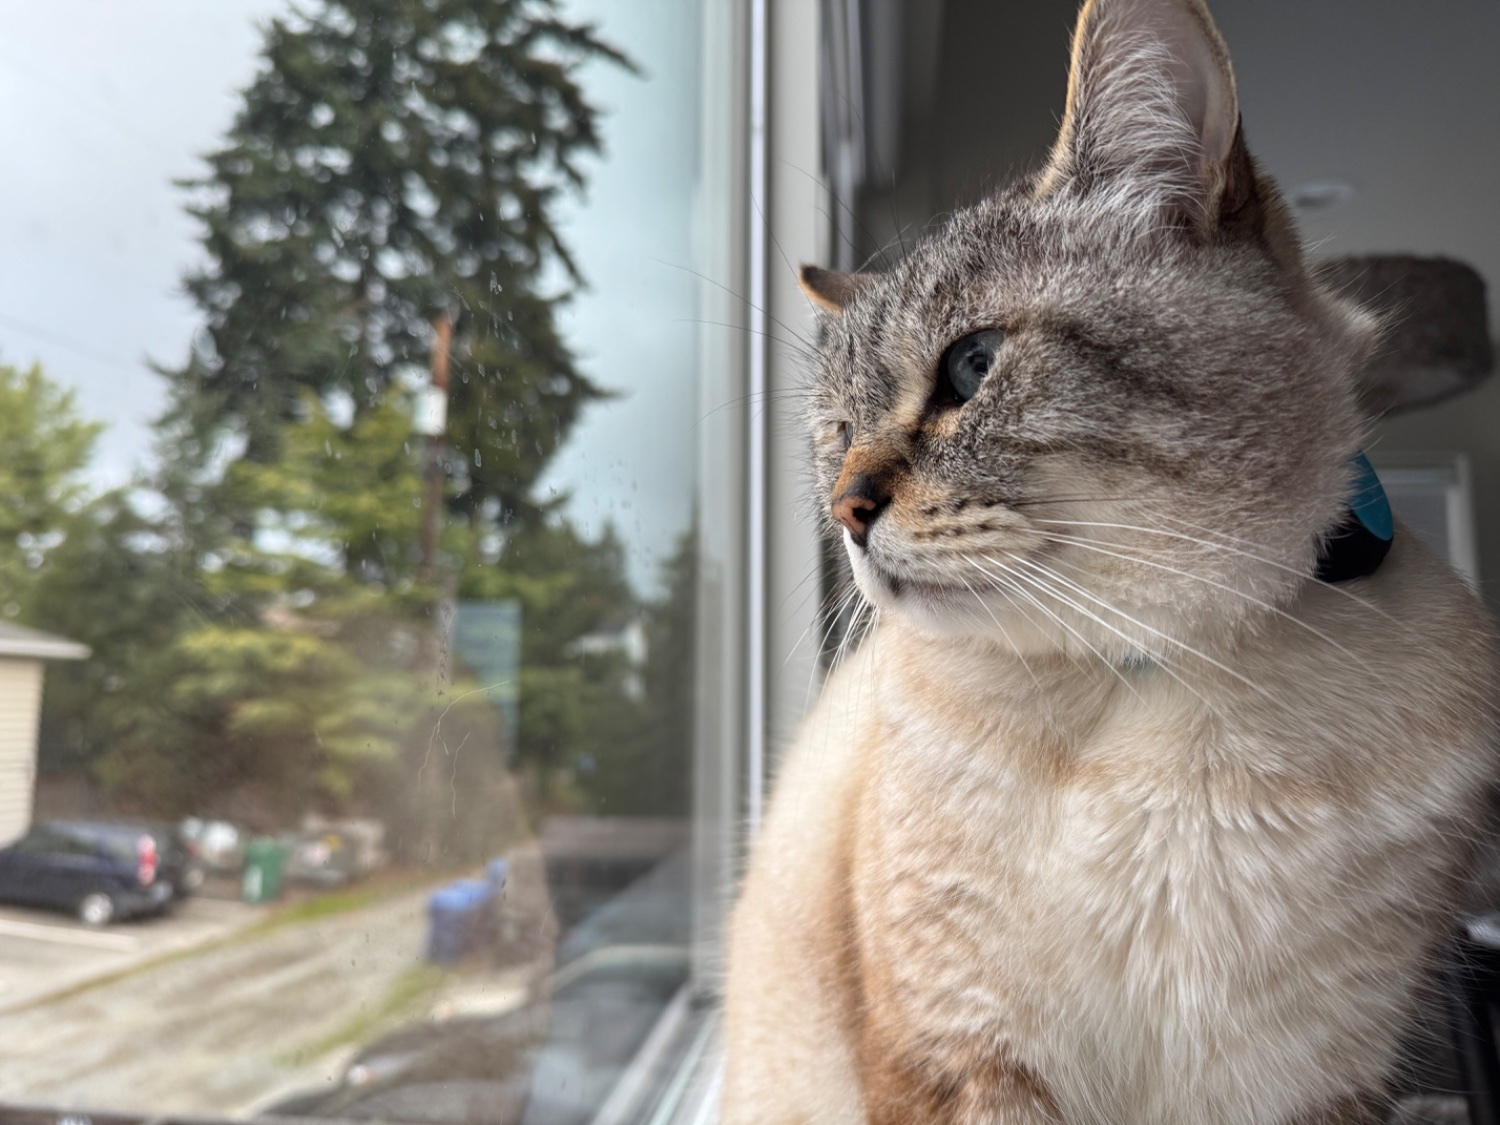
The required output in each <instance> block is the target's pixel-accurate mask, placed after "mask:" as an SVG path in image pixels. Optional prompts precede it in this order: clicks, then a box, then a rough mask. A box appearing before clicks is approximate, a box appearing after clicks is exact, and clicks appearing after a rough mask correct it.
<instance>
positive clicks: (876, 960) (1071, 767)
mask: <svg viewBox="0 0 1500 1125" xmlns="http://www.w3.org/2000/svg"><path fill="white" fill-rule="evenodd" d="M996 65H1002V63H1001V62H1000V61H998V60H997V63H996ZM980 78H981V80H982V76H980ZM981 84H982V83H981ZM803 282H804V288H805V289H806V290H807V292H808V294H809V296H810V297H811V299H812V300H813V301H814V302H815V303H816V304H817V305H818V306H819V307H820V308H821V310H822V312H821V315H820V320H821V330H822V340H821V344H820V349H819V350H820V355H819V361H818V371H817V374H816V382H815V386H814V394H813V403H814V406H813V421H814V426H815V459H816V474H817V487H818V488H819V489H820V490H821V496H822V498H823V502H824V503H825V505H826V510H827V511H828V513H829V515H830V518H831V521H832V522H831V524H830V526H831V527H832V528H833V529H834V530H835V531H836V532H838V533H839V534H841V535H842V538H843V541H844V544H845V546H846V547H847V550H848V555H849V559H850V562H851V563H852V566H853V571H854V576H855V581H856V583H857V585H858V588H859V591H860V593H861V594H862V595H863V596H864V598H865V599H866V600H867V601H868V602H869V603H870V605H872V606H873V607H875V608H876V610H877V611H878V624H877V625H876V627H875V628H874V629H873V631H872V632H871V634H870V635H869V636H868V638H867V639H866V640H865V642H864V643H863V644H862V645H861V647H860V648H859V650H858V651H857V652H856V653H855V654H854V655H853V656H851V657H850V658H848V659H847V660H845V661H844V662H843V663H842V665H841V666H840V667H839V668H838V669H837V670H836V671H835V672H834V674H833V675H832V676H831V677H830V680H829V682H828V684H827V685H826V687H825V690H824V694H823V697H822V700H821V702H820V703H819V704H818V706H817V707H816V708H815V709H814V711H813V713H812V714H811V715H810V716H809V717H808V718H807V720H806V721H805V724H804V727H803V729H802V731H801V734H800V736H799V738H798V741H797V742H796V744H795V745H794V746H793V747H792V748H791V750H790V751H789V753H788V755H787V757H786V758H785V760H784V764H783V766H782V767H781V770H780V772H779V776H778V778H777V783H776V791H775V794H774V799H773V802H772V806H771V809H770V812H769V814H768V816H767V818H766V820H765V823H764V825H763V828H762V831H761V833H760V837H759V840H758V843H757V846H756V849H755V854H754V857H753V860H752V863H751V867H750V870H749V872H748V875H747V878H746V880H745V885H744V890H743V895H742V898H741V900H740V902H739V904H738V906H737V908H736V910H735V913H734V917H733V923H732V928H731V937H730V948H729V977H728V985H727V1000H726V1017H725V1018H726V1037H727V1054H728V1057H727V1070H726V1076H725V1088H724V1099H723V1120H724V1122H725V1123H726V1125H750V1123H754V1125H781V1123H791V1122H803V1123H809V1125H825V1123H826V1125H832V1123H838V1122H873V1123H882V1125H896V1123H907V1122H953V1123H963V1125H970V1123H974V1125H978V1123H981V1122H996V1123H1004V1125H1042V1123H1067V1125H1130V1123H1135V1125H1219V1123H1223V1125H1230V1123H1235V1125H1239V1123H1244V1125H1250V1123H1255V1125H1314V1123H1320V1125H1332V1123H1345V1122H1349V1123H1353V1122H1364V1121H1373V1120H1378V1119H1379V1115H1380V1112H1381V1108H1380V1102H1381V1097H1382V1083H1383V1079H1384V1078H1385V1077H1386V1075H1387V1073H1388V1071H1389V1069H1390V1067H1391V1065H1392V1061H1393V1056H1394V1053H1395V1044H1396V1040H1397V1037H1398V1035H1399V1033H1400V1031H1401V1029H1402V1027H1403V1024H1404V1023H1405V1021H1406V1019H1407V1017H1408V1016H1409V1015H1410V1013H1411V1011H1412V1008H1413V1005H1414V1004H1415V1003H1416V1000H1417V995H1416V994H1417V990H1418V982H1419V981H1420V979H1421V978H1422V977H1423V974H1424V970H1425V968H1426V966H1427V965H1428V964H1429V963H1430V959H1431V957H1432V955H1433V953H1434V951H1435V949H1437V948H1438V946H1439V945H1440V944H1441V943H1442V941H1443V939H1444V937H1445V935H1446V933H1447V930H1448V928H1449V926H1450V925H1451V922H1452V917H1453V913H1454V911H1455V909H1456V908H1457V903H1458V900H1459V895H1460V889H1461V886H1462V884H1463V882H1464V880H1465V878H1466V875H1467V870H1466V869H1467V867H1468V865H1469V864H1470V863H1471V862H1472V859H1471V857H1472V850H1473V842H1474V836H1475V834H1476V831H1477V830H1476V825H1477V824H1478V823H1479V822H1480V820H1481V814H1480V808H1481V805H1482V803H1483V800H1484V795H1485V793H1486V791H1487V789H1488V787H1489V785H1490V783H1491V782H1492V780H1493V778H1494V775H1495V774H1496V755H1495V753H1494V752H1493V750H1492V745H1493V739H1494V734H1495V730H1494V727H1495V716H1494V714H1493V709H1492V698H1493V695H1494V689H1495V686H1496V672H1495V661H1494V656H1493V653H1492V648H1493V644H1492V637H1491V633H1490V628H1489V626H1488V624H1487V623H1486V619H1485V615H1484V613H1483V611H1482V610H1481V609H1480V608H1479V606H1478V605H1477V604H1476V602H1475V601H1474V599H1473V598H1472V597H1471V596H1470V595H1469V594H1468V592H1467V591H1466V590H1465V589H1464V587H1463V586H1462V585H1461V583H1460V582H1459V581H1457V580H1456V579H1455V577H1454V576H1453V575H1452V574H1451V573H1450V572H1449V571H1448V570H1447V569H1446V568H1445V567H1444V566H1443V565H1442V564H1441V563H1440V562H1439V561H1438V560H1436V559H1435V558H1434V557H1432V555H1430V554H1429V553H1428V552H1427V551H1426V550H1424V549H1423V547H1422V546H1421V545H1420V544H1419V543H1418V542H1417V541H1416V540H1415V539H1414V538H1413V537H1412V536H1410V535H1409V534H1407V533H1406V531H1405V530H1404V529H1403V528H1402V527H1400V526H1399V525H1396V526H1394V528H1392V526H1391V523H1390V519H1389V509H1388V508H1386V507H1385V505H1384V497H1383V494H1382V493H1381V492H1380V490H1379V485H1378V482H1376V481H1375V480H1374V477H1373V474H1372V473H1370V472H1369V470H1368V466H1367V463H1366V462H1364V461H1363V458H1362V456H1361V455H1360V454H1359V453H1358V447H1359V444H1360V438H1361V435H1362V427H1363V425H1364V423H1363V421H1362V419H1361V418H1360V416H1359V413H1358V410H1357V407H1356V404H1355V393H1354V380H1355V373H1356V371H1357V369H1358V368H1359V367H1360V365H1361V364H1362V363H1363V362H1364V361H1365V359H1366V357H1367V356H1368V355H1369V354H1370V350H1371V349H1372V348H1373V347H1376V346H1378V332H1379V326H1378V325H1377V324H1376V323H1374V322H1373V320H1372V319H1371V318H1370V317H1369V316H1368V315H1367V314H1365V313H1363V312H1361V311H1360V310H1358V309H1356V308H1354V307H1352V306H1349V305H1347V304H1345V303H1342V302H1341V301H1340V300H1338V299H1336V298H1335V297H1334V296H1333V295H1331V294H1330V293H1328V292H1325V291H1324V290H1323V289H1322V288H1320V286H1319V284H1318V282H1317V280H1316V278H1315V277H1314V276H1313V275H1312V274H1311V273H1310V272H1309V269H1308V267H1307V265H1306V263H1305V262H1304V260H1303V257H1302V252H1301V249H1300V247H1299V244H1298V241H1297V238H1296V235H1295V232H1294V231H1293V229H1292V226H1291V223H1290V220H1289V218H1288V215H1287V212H1286V210H1285V208H1284V207H1283V205H1282V202H1281V200H1280V199H1279V197H1278V195H1277V192H1276V189H1275V187H1274V186H1273V185H1272V184H1271V183H1270V181H1269V180H1268V179H1267V178H1266V177H1265V176H1263V175H1262V174H1261V173H1259V172H1258V171H1257V168H1256V166H1255V164H1254V162H1253V161H1252V160H1251V158H1250V156H1249V154H1248V153H1247V151H1246V149H1245V146H1244V141H1243V138H1242V136H1241V131H1240V125H1239V113H1238V108H1237V104H1236V96H1235V86H1234V79H1233V75H1232V73H1231V70H1230V67H1229V59H1228V55H1227V53H1226V50H1225V47H1224V45H1223V42H1222V41H1221V40H1220V38H1219V35H1218V33H1217V31H1216V29H1215V28H1214V25H1213V22H1212V20H1211V18H1210V17H1209V14H1208V12H1207V10H1206V9H1205V8H1204V7H1203V5H1202V4H1201V3H1200V2H1199V0H1091V2H1090V3H1088V4H1087V5H1085V7H1084V9H1083V12H1082V15H1081V16H1080V19H1079V23H1078V28H1077V31H1076V33H1075V37H1074V45H1073V62H1072V75H1071V85H1070V89H1069V94H1068V105H1067V113H1066V117H1065V120H1064V122H1063V126H1062V132H1061V136H1060V138H1059V139H1058V141H1057V144H1056V147H1055V149H1054V150H1053V152H1052V155H1051V157H1050V160H1049V162H1048V163H1047V164H1046V166H1045V168H1044V169H1043V170H1042V171H1041V172H1040V173H1039V174H1037V175H1035V176H1033V177H1032V178H1030V179H1027V180H1025V181H1023V182H1021V183H1020V184H1018V185H1016V186H1013V187H1011V188H1010V189H1008V190H1006V191H1003V192H1001V193H1000V194H998V195H996V196H995V197H993V198H991V199H989V200H988V201H986V202H983V203H981V204H979V205H978V206H976V207H974V208H972V209H969V210H966V211H961V212H959V213H957V214H955V215H954V216H953V217H952V219H951V221H949V222H948V223H947V225H946V227H945V228H944V229H943V230H942V231H941V232H940V233H937V234H936V235H934V236H933V237H931V238H930V239H929V240H928V241H926V242H925V243H924V244H922V245H920V246H918V247H917V248H915V249H914V250H913V251H912V253H911V254H910V255H909V256H908V257H907V258H906V259H905V260H904V261H902V262H901V263H900V264H899V265H897V266H895V267H894V268H892V269H891V270H890V271H889V272H884V273H878V274H863V273H861V274H853V275H839V274H834V273H830V272H827V271H823V270H818V269H812V268H809V269H806V270H804V273H803Z"/></svg>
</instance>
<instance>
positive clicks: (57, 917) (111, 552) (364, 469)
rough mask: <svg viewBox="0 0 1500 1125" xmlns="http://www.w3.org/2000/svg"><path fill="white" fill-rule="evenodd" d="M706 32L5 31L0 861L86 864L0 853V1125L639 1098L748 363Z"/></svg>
mask: <svg viewBox="0 0 1500 1125" xmlns="http://www.w3.org/2000/svg"><path fill="white" fill-rule="evenodd" d="M713 7H714V5H711V4H704V5H701V6H700V5H699V4H698V3H695V2H693V0H639V2H637V0H632V2H631V3H630V4H628V5H624V4H619V3H617V2H615V0H558V2H556V3H553V2H549V0H420V2H418V3H408V2H402V0H306V2H299V3H292V2H291V0H222V2H216V3H215V4H213V5H202V6H199V5H186V6H185V5H182V4H178V3H167V2H165V0H153V2H148V3H145V4H135V5H128V6H120V5H114V4H111V3H110V2H109V0H58V2H57V3H55V4H48V5H36V6H30V7H24V8H18V7H15V6H10V7H8V8H7V9H6V12H5V15H4V20H5V21H6V34H5V35H3V36H0V138H3V139H4V141H5V144H6V145H7V147H8V148H9V149H10V150H11V151H13V152H22V151H24V152H27V153H29V154H30V155H29V157H28V160H27V163H28V165H29V166H30V167H31V168H32V169H33V173H27V174H18V175H17V176H14V177H12V178H10V180H9V182H8V184H7V186H6V187H5V188H4V189H0V191H3V193H4V198H5V200H6V206H5V207H4V208H0V239H3V240H4V242H5V244H6V246H7V247H8V251H7V264H6V266H5V267H4V268H3V269H0V496H3V499H4V501H5V503H4V504H3V505H0V509H3V510H0V716H3V718H4V721H5V725H4V727H3V729H0V787H3V788H0V845H3V844H7V843H10V842H12V841H14V840H16V839H18V838H22V837H23V836H24V834H25V833H26V831H27V828H28V826H29V825H30V824H33V823H40V822H42V821H45V820H46V819H48V818H54V817H55V818H60V819H66V820H68V821H71V822H77V823H80V824H84V825H92V824H111V825H116V826H123V827H117V828H116V829H115V830H113V834H112V835H111V834H108V833H106V834H104V835H103V836H101V837H100V838H107V839H108V840H109V841H111V848H110V850H111V852H112V853H113V851H115V850H118V848H119V847H123V848H124V849H125V850H124V851H123V852H121V853H120V856H119V857H118V858H120V859H122V860H124V861H126V862H124V863H123V864H122V865H121V864H117V865H115V867H116V868H118V870H111V872H110V874H109V878H110V879H111V880H113V881H112V882H109V883H107V884H106V883H105V882H99V883H98V885H97V886H96V885H94V884H93V883H85V882H78V883H76V884H69V885H68V886H67V887H66V888H65V889H63V890H59V891H55V893H53V894H52V896H51V898H50V899H49V900H48V903H47V905H46V907H45V908H41V907H38V906H36V905H35V902H36V901H37V898H36V896H35V895H32V896H31V897H30V898H28V897H27V895H26V894H25V893H22V892H21V891H20V890H17V889H15V888H11V887H9V886H7V885H5V883H4V872H3V871H0V900H3V901H0V1056H3V1057H4V1058H5V1059H6V1060H7V1062H6V1066H5V1067H4V1068H3V1072H0V1105H3V1104H4V1103H10V1104H12V1105H15V1104H27V1105H39V1106H50V1107H56V1108H58V1109H69V1110H72V1109H99V1110H106V1109H107V1110H114V1111H122V1112H126V1113H131V1114H138V1115H150V1114H156V1113H162V1112H171V1113H192V1114H200V1115H245V1114H278V1113H279V1114H287V1115H297V1116H306V1117H318V1116H327V1117H335V1116H337V1117H346V1118H355V1119H359V1118H380V1119H386V1120H391V1119H395V1120H412V1121H423V1122H458V1121H473V1120H483V1121H489V1122H517V1123H519V1122H523V1121H524V1122H528V1123H544V1122H548V1123H550V1122H558V1123H561V1122H586V1121H591V1120H593V1119H594V1118H595V1116H596V1115H597V1114H598V1113H599V1112H600V1111H601V1109H605V1108H608V1109H609V1112H610V1113H613V1114H614V1115H615V1117H616V1119H621V1120H624V1119H628V1113H629V1098H630V1097H645V1096H646V1095H647V1094H649V1092H650V1091H651V1090H652V1089H654V1088H656V1087H658V1086H660V1085H661V1084H662V1083H663V1081H664V1075H665V1074H666V1073H667V1072H668V1071H669V1070H670V1068H671V1066H672V1065H673V1059H674V1054H673V1050H672V1049H671V1047H670V1039H671V1035H670V1027H669V1026H668V1024H664V1023H663V1017H664V1015H667V1016H670V1015H671V1014H672V1013H674V1012H676V1013H678V1014H680V1013H681V1012H682V1011H684V1010H685V996H686V993H685V992H684V991H683V990H684V987H685V986H686V985H687V984H688V982H689V979H690V975H691V968H690V963H691V959H690V955H689V948H688V947H689V944H690V934H691V931H692V927H693V925H694V902H693V898H692V895H691V893H690V890H689V888H690V886H691V885H692V884H693V881H694V878H695V868H694V864H693V855H692V849H691V845H692V837H693V827H692V826H693V824H694V823H695V821H694V816H695V812H696V814H697V817H698V819H697V824H698V825H699V828H700V830H701V828H702V826H703V824H704V823H706V821H705V820H704V817H703V812H702V810H701V809H699V808H697V807H696V803H695V800H694V791H695V790H694V755H695V731H698V730H701V729H703V720H702V714H703V709H704V707H705V706H707V705H708V703H710V702H711V700H706V699H705V697H704V693H703V692H702V690H700V688H699V686H698V685H699V684H700V683H701V682H704V677H702V676H701V675H700V674H699V673H698V671H697V667H698V654H697V650H696V644H695V637H696V636H698V635H701V634H702V632H703V631H704V620H703V618H702V616H701V611H700V599H699V586H700V566H699V558H700V545H699V525H698V520H697V518H696V516H695V513H696V512H697V511H698V510H699V508H700V502H702V503H709V504H712V505H714V506H716V507H718V508H725V507H728V506H729V505H728V501H729V499H730V498H729V497H728V496H727V494H726V493H725V490H724V487H723V484H722V482H723V480H724V479H725V477H724V465H723V461H722V458H723V456H725V455H727V454H726V453H725V451H723V450H719V451H713V450H710V451H709V453H710V455H718V456H720V463H719V464H718V467H717V468H716V469H715V470H714V472H715V473H717V474H718V475H716V476H713V477H710V476H708V475H706V473H705V471H704V469H703V448H704V446H705V444H706V443H705V441H704V436H703V434H704V431H703V430H702V429H701V428H700V425H699V423H700V421H701V420H702V419H703V418H704V417H705V416H706V415H709V414H711V412H712V410H713V408H714V405H715V404H716V403H718V404H722V403H723V402H725V401H728V400H729V398H730V397H731V394H732V391H731V389H730V383H729V378H730V373H731V372H732V371H734V370H735V369H736V368H735V361H734V359H733V357H734V355H736V354H737V352H738V350H739V349H741V348H742V347H743V337H742V335H741V334H739V333H736V332H733V331H730V330H727V329H726V328H725V327H724V326H721V325H719V324H716V323H709V322H708V318H706V317H705V315H704V312H703V310H704V308H705V307H709V308H716V307H717V305H718V304H722V303H723V297H722V295H721V294H719V293H718V289H717V287H725V286H727V287H732V283H733V278H732V277H730V276H728V274H727V273H726V272H725V269H724V263H725V261H726V260H727V258H726V254H725V252H724V239H725V236H724V234H723V232H724V231H726V230H729V229H731V228H732V226H733V223H732V186H731V183H730V178H729V177H727V176H726V175H725V174H724V172H723V169H724V167H725V166H726V156H725V150H727V148H728V147H729V146H730V145H731V144H733V134H732V132H729V131H722V132H719V133H718V134H717V135H715V133H714V130H712V129H709V128H707V127H706V124H705V121H704V117H703V115H704V113H705V108H704V106H705V98H704V96H703V91H704V90H705V88H707V83H709V82H710V81H711V80H712V81H714V82H718V84H719V85H718V86H716V87H715V88H716V89H719V90H720V93H719V95H718V101H717V102H713V104H715V105H717V106H719V107H720V108H722V105H723V103H724V97H723V93H722V86H723V85H724V81H723V80H722V79H720V78H714V77H713V76H715V75H718V76H722V75H725V74H728V73H730V72H731V71H732V69H733V68H732V67H731V65H730V64H731V62H732V56H731V53H732V52H733V51H737V50H739V49H740V46H739V45H737V44H736V43H735V41H734V38H733V37H732V36H729V35H725V34H722V33H719V34H708V33H707V31H706V28H705V21H707V22H710V23H712V22H713V21H714V20H718V21H719V22H720V23H722V22H723V18H722V16H723V13H722V12H721V13H720V14H719V15H718V16H712V17H711V16H709V15H708V14H707V13H708V12H709V9H711V8H713ZM721 7H722V6H721ZM721 31H722V29H721ZM705 136H709V137H710V140H709V141H708V142H706V143H705V142H704V141H703V140H702V138H703V137H705ZM706 169H711V170H706ZM705 232H714V233H711V234H710V235H709V236H707V237H706V236H705ZM729 257H732V255H730V256H729ZM705 275H708V276H707V279H706V278H705ZM705 292H712V293H714V294H715V296H714V298H713V300H712V301H709V302H707V303H705V299H704V294H705ZM737 315H739V314H738V310H737V309H732V310H731V311H730V312H728V313H726V314H723V315H716V316H715V317H714V318H713V319H715V320H732V319H733V318H734V317H735V316H737ZM710 424H711V425H718V424H720V423H719V422H718V421H715V422H712V423H710ZM705 482H708V483H707V484H706V483H705ZM705 488H708V489H709V490H710V491H708V492H705V491H704V490H705ZM730 565H731V566H733V565H737V564H733V563H731V564H730ZM721 581H722V576H721ZM712 612H714V613H720V614H722V615H723V616H724V619H725V620H730V619H731V618H732V615H733V612H734V611H733V605H732V604H731V603H722V604H721V603H716V604H715V606H714V607H713V608H712ZM717 632H718V633H720V634H723V635H724V636H725V638H726V643H732V633H724V630H722V629H720V630H717ZM700 742H701V740H700ZM138 844H139V846H137V845H138ZM148 845H149V846H148ZM696 870H697V877H699V878H700V879H701V877H702V871H701V867H700V868H699V869H696ZM100 878H101V879H103V878H104V876H102V875H101V876H100ZM11 966H16V967H17V969H16V970H15V971H12V968H11ZM22 970H24V971H22ZM674 1005H675V1007H674ZM643 1068H645V1069H646V1070H648V1071H649V1072H650V1073H643ZM622 1091H623V1092H622ZM631 1091H635V1093H634V1094H632V1093H631ZM622 1114H624V1115H626V1116H621V1115H622Z"/></svg>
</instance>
